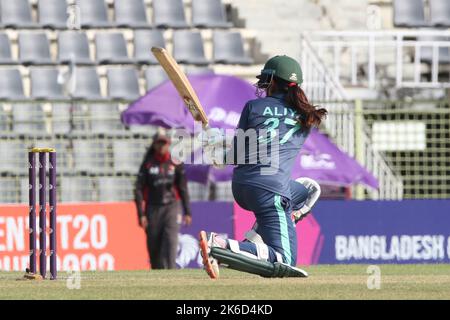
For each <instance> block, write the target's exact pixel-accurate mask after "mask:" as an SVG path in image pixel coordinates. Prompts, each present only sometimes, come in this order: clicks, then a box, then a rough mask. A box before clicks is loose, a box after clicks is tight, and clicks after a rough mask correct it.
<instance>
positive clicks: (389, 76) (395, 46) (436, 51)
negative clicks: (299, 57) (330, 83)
mask: <svg viewBox="0 0 450 320" xmlns="http://www.w3.org/2000/svg"><path fill="white" fill-rule="evenodd" d="M302 38H305V39H308V41H309V42H310V43H311V46H312V48H314V50H315V51H316V52H317V55H318V57H319V58H320V59H321V60H322V61H323V62H324V63H325V65H326V66H327V67H328V68H329V70H330V72H331V74H332V76H333V77H334V78H335V79H336V80H338V81H339V82H341V83H342V84H345V85H351V86H359V87H366V88H371V89H373V88H382V87H389V86H391V85H395V87H396V88H436V89H439V88H450V76H449V75H450V68H449V66H450V31H448V30H404V31H314V32H304V33H302Z"/></svg>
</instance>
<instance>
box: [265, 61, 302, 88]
mask: <svg viewBox="0 0 450 320" xmlns="http://www.w3.org/2000/svg"><path fill="white" fill-rule="evenodd" d="M271 75H272V76H276V77H278V78H281V79H283V80H285V81H287V82H295V83H297V84H298V85H301V84H302V82H303V72H302V68H301V67H300V64H299V63H298V62H297V61H296V60H295V59H293V58H291V57H288V56H285V55H283V56H275V57H273V58H270V59H269V60H268V61H267V62H266V64H265V65H264V69H263V70H261V76H266V77H267V76H271ZM261 76H259V77H261Z"/></svg>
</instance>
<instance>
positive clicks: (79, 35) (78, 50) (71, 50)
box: [58, 31, 93, 64]
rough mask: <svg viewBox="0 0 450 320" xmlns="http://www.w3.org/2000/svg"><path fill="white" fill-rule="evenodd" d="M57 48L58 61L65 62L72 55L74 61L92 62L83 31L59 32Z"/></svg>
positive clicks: (79, 62)
mask: <svg viewBox="0 0 450 320" xmlns="http://www.w3.org/2000/svg"><path fill="white" fill-rule="evenodd" d="M58 48H59V51H58V61H59V62H60V63H67V62H69V61H70V60H71V59H72V57H73V59H74V61H75V63H78V64H93V61H92V60H91V58H90V55H89V41H88V38H87V36H86V34H85V33H84V32H78V31H63V32H59V34H58Z"/></svg>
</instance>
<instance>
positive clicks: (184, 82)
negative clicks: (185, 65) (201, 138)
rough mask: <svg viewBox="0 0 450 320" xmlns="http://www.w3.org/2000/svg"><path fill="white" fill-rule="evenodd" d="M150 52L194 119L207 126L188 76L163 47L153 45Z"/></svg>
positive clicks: (206, 118)
mask: <svg viewBox="0 0 450 320" xmlns="http://www.w3.org/2000/svg"><path fill="white" fill-rule="evenodd" d="M152 53H153V55H154V56H155V57H156V59H157V60H158V62H159V64H160V65H161V67H162V68H163V69H164V71H165V72H166V73H167V76H168V77H169V79H170V81H172V83H173V85H174V86H175V88H176V89H177V91H178V93H179V94H180V96H181V98H182V99H183V101H184V103H185V104H186V106H187V108H188V110H189V112H190V113H191V114H192V117H193V118H194V120H195V121H200V122H201V123H202V125H203V128H205V129H206V128H208V117H207V116H206V114H205V111H204V110H203V107H202V105H201V103H200V100H199V99H198V97H197V94H196V93H195V91H194V88H192V85H191V83H190V82H189V80H188V78H187V77H186V75H185V74H184V73H183V71H181V68H180V66H179V65H178V63H177V62H176V61H175V59H174V58H173V57H172V56H171V55H170V54H169V53H168V52H167V51H166V49H164V48H159V47H153V48H152Z"/></svg>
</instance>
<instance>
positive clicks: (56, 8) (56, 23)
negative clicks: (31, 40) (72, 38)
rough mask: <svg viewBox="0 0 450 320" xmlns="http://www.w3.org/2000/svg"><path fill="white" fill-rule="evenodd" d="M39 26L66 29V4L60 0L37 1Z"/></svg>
mask: <svg viewBox="0 0 450 320" xmlns="http://www.w3.org/2000/svg"><path fill="white" fill-rule="evenodd" d="M38 15H39V24H40V25H41V26H42V27H44V28H50V29H65V28H66V27H67V19H68V15H67V3H66V1H64V0H63V1H61V0H39V2H38Z"/></svg>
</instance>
